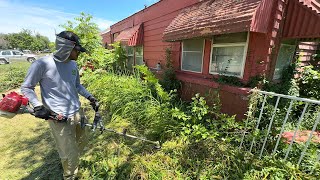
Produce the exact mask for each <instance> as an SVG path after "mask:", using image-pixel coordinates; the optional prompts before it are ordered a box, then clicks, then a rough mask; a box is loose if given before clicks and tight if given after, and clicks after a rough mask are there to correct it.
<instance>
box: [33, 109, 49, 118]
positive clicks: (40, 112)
mask: <svg viewBox="0 0 320 180" xmlns="http://www.w3.org/2000/svg"><path fill="white" fill-rule="evenodd" d="M50 115H51V112H50V111H49V110H48V109H47V108H45V107H44V106H37V107H35V108H34V116H35V117H37V118H41V119H45V120H48V119H50Z"/></svg>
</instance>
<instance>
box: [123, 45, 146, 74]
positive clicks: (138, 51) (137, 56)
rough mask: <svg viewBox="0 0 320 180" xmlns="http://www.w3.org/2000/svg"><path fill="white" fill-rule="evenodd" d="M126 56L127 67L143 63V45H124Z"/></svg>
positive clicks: (130, 67)
mask: <svg viewBox="0 0 320 180" xmlns="http://www.w3.org/2000/svg"><path fill="white" fill-rule="evenodd" d="M126 49H127V56H128V69H132V67H133V66H134V65H142V64H143V46H136V47H132V46H126Z"/></svg>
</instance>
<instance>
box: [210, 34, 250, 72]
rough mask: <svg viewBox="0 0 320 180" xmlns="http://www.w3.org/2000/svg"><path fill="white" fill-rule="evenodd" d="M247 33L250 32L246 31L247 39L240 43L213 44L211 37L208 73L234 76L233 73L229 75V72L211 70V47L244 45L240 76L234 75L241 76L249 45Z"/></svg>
mask: <svg viewBox="0 0 320 180" xmlns="http://www.w3.org/2000/svg"><path fill="white" fill-rule="evenodd" d="M249 34H250V33H249V32H248V35H247V41H246V42H240V43H219V44H214V40H213V38H212V46H211V53H210V64H209V74H213V75H217V74H219V75H224V76H234V75H231V74H225V73H218V72H211V63H212V54H213V48H215V47H236V46H244V50H243V61H242V69H241V73H240V76H234V77H238V78H243V74H244V69H245V66H246V60H247V52H248V46H249Z"/></svg>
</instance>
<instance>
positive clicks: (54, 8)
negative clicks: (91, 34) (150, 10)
mask: <svg viewBox="0 0 320 180" xmlns="http://www.w3.org/2000/svg"><path fill="white" fill-rule="evenodd" d="M157 1H158V0H0V33H16V32H19V31H21V30H22V29H30V30H32V31H33V32H38V33H40V34H41V35H44V36H47V37H48V38H49V39H50V41H54V39H55V32H57V33H58V32H60V31H61V30H62V28H61V27H59V25H61V24H65V23H66V22H67V21H68V20H71V21H72V20H73V19H74V18H75V17H77V16H79V15H80V13H81V12H84V13H87V14H90V15H92V16H93V17H94V20H93V21H94V22H95V23H97V24H98V27H99V28H100V30H101V31H103V30H105V29H107V28H108V27H109V26H110V25H112V24H114V23H116V22H118V21H120V20H122V19H124V18H126V17H128V16H130V15H132V14H134V13H135V12H137V11H139V10H141V9H143V8H144V5H147V6H150V5H152V4H154V3H155V2H157Z"/></svg>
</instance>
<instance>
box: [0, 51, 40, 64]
mask: <svg viewBox="0 0 320 180" xmlns="http://www.w3.org/2000/svg"><path fill="white" fill-rule="evenodd" d="M0 56H1V57H5V58H7V59H8V60H9V61H10V62H12V61H28V62H30V63H32V62H33V61H35V60H36V59H37V55H35V54H24V53H23V52H21V51H18V50H3V51H0Z"/></svg>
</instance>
